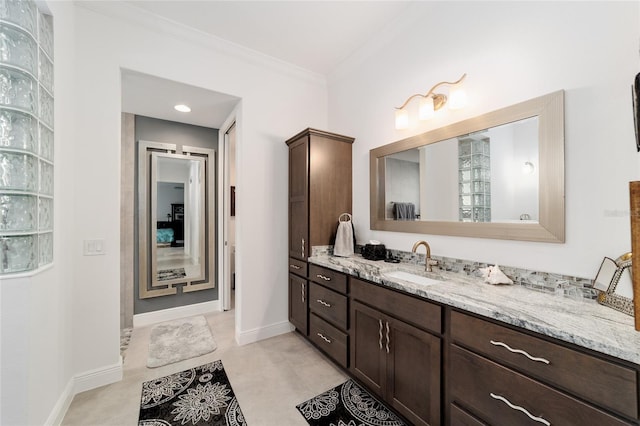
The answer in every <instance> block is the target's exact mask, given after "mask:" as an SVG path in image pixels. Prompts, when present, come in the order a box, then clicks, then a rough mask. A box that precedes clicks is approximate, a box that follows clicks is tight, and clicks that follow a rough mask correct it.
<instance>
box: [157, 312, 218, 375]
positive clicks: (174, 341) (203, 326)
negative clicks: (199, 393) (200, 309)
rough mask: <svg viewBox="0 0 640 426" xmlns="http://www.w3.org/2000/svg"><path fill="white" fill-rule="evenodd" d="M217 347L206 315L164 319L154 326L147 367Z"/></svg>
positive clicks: (207, 351) (181, 359) (192, 355)
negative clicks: (165, 320) (170, 319)
mask: <svg viewBox="0 0 640 426" xmlns="http://www.w3.org/2000/svg"><path fill="white" fill-rule="evenodd" d="M215 349H216V342H215V340H213V336H212V335H211V330H209V325H208V324H207V320H206V319H205V317H203V316H202V315H200V316H196V317H190V318H181V319H178V320H174V321H167V322H163V323H160V324H157V325H155V326H153V328H152V329H151V338H150V340H149V358H148V359H147V367H150V368H155V367H161V366H163V365H167V364H171V363H174V362H178V361H183V360H185V359H189V358H194V357H197V356H200V355H204V354H207V353H209V352H213V351H214V350H215Z"/></svg>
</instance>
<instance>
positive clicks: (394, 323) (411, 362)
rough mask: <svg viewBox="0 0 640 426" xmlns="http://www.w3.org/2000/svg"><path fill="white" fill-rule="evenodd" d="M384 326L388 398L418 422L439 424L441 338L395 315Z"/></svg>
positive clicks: (399, 410)
mask: <svg viewBox="0 0 640 426" xmlns="http://www.w3.org/2000/svg"><path fill="white" fill-rule="evenodd" d="M387 327H388V331H387ZM384 328H385V330H384V332H385V339H384V342H383V344H384V351H385V353H387V352H388V354H387V372H388V382H387V389H386V396H385V399H386V400H387V401H388V402H390V403H391V406H392V407H393V408H395V409H396V410H397V411H398V412H399V413H400V414H402V415H403V416H405V417H406V418H407V419H408V420H410V421H411V422H412V423H413V424H415V425H431V426H435V425H439V424H440V339H439V338H438V337H435V336H433V335H431V334H429V333H427V332H425V331H422V330H420V329H418V328H416V327H413V326H411V325H409V324H407V323H405V322H402V321H398V320H394V319H388V320H387V322H385V324H384ZM387 336H388V337H387Z"/></svg>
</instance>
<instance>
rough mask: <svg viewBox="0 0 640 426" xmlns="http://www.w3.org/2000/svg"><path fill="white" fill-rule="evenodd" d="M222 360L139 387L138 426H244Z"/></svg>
mask: <svg viewBox="0 0 640 426" xmlns="http://www.w3.org/2000/svg"><path fill="white" fill-rule="evenodd" d="M246 424H247V423H246V422H245V420H244V416H243V415H242V411H241V410H240V405H238V401H237V400H236V397H235V394H234V393H233V389H232V388H231V384H230V383H229V378H228V377H227V374H226V373H225V371H224V367H223V366H222V361H219V360H218V361H215V362H212V363H210V364H205V365H201V366H200V367H196V368H192V369H189V370H185V371H181V372H179V373H175V374H171V375H169V376H165V377H160V378H159V379H155V380H150V381H148V382H144V383H143V384H142V397H141V398H140V415H139V417H138V426H173V425H180V426H182V425H193V426H204V425H206V426H246Z"/></svg>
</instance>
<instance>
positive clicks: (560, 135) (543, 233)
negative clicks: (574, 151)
mask: <svg viewBox="0 0 640 426" xmlns="http://www.w3.org/2000/svg"><path fill="white" fill-rule="evenodd" d="M536 116H537V117H538V151H539V162H540V164H539V165H538V167H539V171H540V174H539V176H540V178H539V179H540V180H539V194H538V198H539V219H538V223H499V222H496V223H488V222H454V221H450V222H447V221H428V220H425V221H397V220H389V219H385V204H386V201H385V193H384V190H385V185H384V182H385V163H384V157H385V156H387V155H390V154H395V153H398V152H401V151H406V150H408V149H413V148H417V147H420V146H424V145H428V144H432V143H436V142H440V141H444V140H447V139H451V138H454V137H457V136H461V135H466V134H469V133H473V132H477V131H481V130H485V129H488V128H491V127H496V126H500V125H503V124H507V123H512V122H514V121H518V120H523V119H526V118H530V117H536ZM369 161H370V163H369V173H370V228H371V229H373V230H380V231H392V232H411V233H416V234H434V235H453V236H459V237H476V238H496V239H506V240H522V241H539V242H552V243H564V240H565V208H564V91H562V90H560V91H557V92H553V93H550V94H548V95H544V96H540V97H538V98H534V99H531V100H528V101H525V102H521V103H519V104H515V105H512V106H509V107H506V108H502V109H499V110H496V111H493V112H489V113H487V114H483V115H481V116H478V117H474V118H470V119H467V120H464V121H460V122H458V123H454V124H451V125H449V126H445V127H442V128H439V129H435V130H431V131H429V132H426V133H422V134H419V135H416V136H412V137H409V138H406V139H402V140H400V141H397V142H393V143H390V144H388V145H384V146H381V147H378V148H375V149H372V150H371V151H369Z"/></svg>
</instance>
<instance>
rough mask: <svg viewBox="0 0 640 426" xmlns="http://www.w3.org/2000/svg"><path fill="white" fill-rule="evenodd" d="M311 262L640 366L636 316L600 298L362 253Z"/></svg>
mask: <svg viewBox="0 0 640 426" xmlns="http://www.w3.org/2000/svg"><path fill="white" fill-rule="evenodd" d="M308 261H309V262H310V263H313V264H316V265H320V266H324V267H326V268H329V269H333V270H336V271H340V272H344V273H346V274H349V275H353V276H355V277H358V278H362V279H364V280H368V281H372V282H375V283H378V284H381V285H383V286H385V287H389V288H393V289H397V290H402V291H404V292H407V293H411V294H414V295H416V296H420V297H422V298H424V299H427V300H431V301H434V302H438V303H441V304H443V305H449V306H452V307H454V308H459V309H463V310H465V311H468V312H472V313H475V314H478V315H481V316H484V317H487V318H493V319H495V320H498V321H502V322H504V323H507V324H512V325H515V326H518V327H522V328H525V329H527V330H531V331H534V332H537V333H540V334H544V335H546V336H550V337H553V338H556V339H559V340H562V341H565V342H569V343H574V344H576V345H579V346H582V347H585V348H589V349H592V350H595V351H598V352H601V353H604V354H607V355H611V356H614V357H617V358H620V359H623V360H626V361H630V362H633V363H635V364H640V332H638V331H635V328H634V318H633V317H632V316H630V315H626V314H623V313H621V312H618V311H616V310H614V309H612V308H609V307H607V306H603V305H600V304H599V303H597V302H596V301H595V300H589V299H580V300H576V299H571V298H568V297H563V296H554V295H552V294H548V293H542V292H538V291H534V290H531V289H528V288H525V287H523V286H519V285H489V284H485V283H484V282H483V280H482V278H479V277H473V276H469V275H464V274H461V273H452V272H446V271H440V270H439V269H438V267H437V266H436V267H434V268H433V270H434V272H433V273H426V272H425V271H424V264H423V265H413V264H408V263H398V264H394V263H386V262H383V261H370V260H366V259H364V258H363V257H362V256H360V255H354V256H351V257H346V258H345V257H335V256H329V255H321V256H313V257H310V258H309V259H308ZM397 270H402V271H406V272H410V273H413V274H417V275H423V276H427V277H430V278H435V279H439V280H442V283H436V284H432V285H427V286H423V285H419V284H414V283H412V282H409V281H404V280H399V279H396V278H392V277H388V276H387V274H388V273H389V272H393V271H397Z"/></svg>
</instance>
